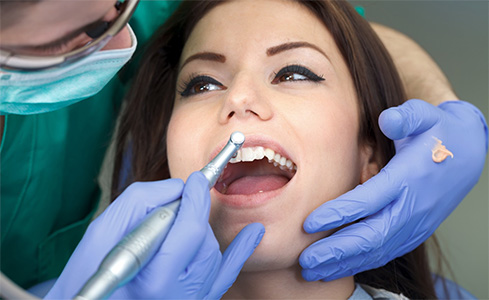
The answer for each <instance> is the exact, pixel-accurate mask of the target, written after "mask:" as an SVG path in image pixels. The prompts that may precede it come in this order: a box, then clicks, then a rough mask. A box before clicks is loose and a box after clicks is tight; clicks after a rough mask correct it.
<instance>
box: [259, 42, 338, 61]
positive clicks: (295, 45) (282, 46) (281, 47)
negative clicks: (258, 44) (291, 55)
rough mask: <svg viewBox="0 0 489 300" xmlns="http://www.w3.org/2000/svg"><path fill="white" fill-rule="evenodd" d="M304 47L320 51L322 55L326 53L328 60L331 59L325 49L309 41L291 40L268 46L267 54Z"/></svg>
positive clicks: (271, 54)
mask: <svg viewBox="0 0 489 300" xmlns="http://www.w3.org/2000/svg"><path fill="white" fill-rule="evenodd" d="M304 47H305V48H311V49H314V50H316V51H318V52H319V53H321V54H322V55H324V56H325V57H326V58H327V59H328V60H330V59H329V57H328V55H326V53H324V51H323V50H321V48H319V47H318V46H316V45H314V44H311V43H308V42H290V43H284V44H280V45H278V46H274V47H271V48H268V49H267V55H268V56H273V55H276V54H279V53H281V52H284V51H288V50H292V49H296V48H304Z"/></svg>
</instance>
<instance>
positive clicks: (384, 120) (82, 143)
mask: <svg viewBox="0 0 489 300" xmlns="http://www.w3.org/2000/svg"><path fill="white" fill-rule="evenodd" d="M176 5H178V3H176V2H173V1H143V2H141V3H139V4H138V0H126V1H101V0H98V1H95V0H94V1H68V2H63V4H60V2H57V1H54V0H43V1H2V2H0V8H1V9H0V14H1V15H0V22H1V23H0V36H1V40H0V51H1V52H0V64H1V70H0V114H1V116H0V140H1V146H0V155H1V186H0V189H1V190H0V192H1V195H0V197H1V239H2V240H1V243H2V244H1V245H2V247H1V262H0V265H1V271H2V273H4V274H6V275H7V276H8V277H9V278H11V279H12V280H13V281H14V282H16V283H18V284H19V285H20V286H22V287H24V288H28V287H31V286H33V285H35V284H37V283H39V282H43V281H46V280H49V279H52V278H55V277H58V276H60V273H61V271H63V269H64V271H63V273H62V274H61V276H60V279H59V280H58V283H57V284H56V285H55V287H54V288H53V289H52V290H51V292H50V293H49V294H48V297H52V298H66V297H72V296H73V295H72V294H71V293H73V291H74V290H76V289H77V287H79V286H81V285H82V284H83V283H84V282H81V281H83V280H84V279H85V277H84V275H83V272H81V271H80V270H83V269H85V267H86V265H87V264H90V265H94V264H97V263H98V262H100V260H101V259H102V258H103V257H104V255H105V254H106V253H107V252H108V251H109V250H110V249H111V247H112V246H113V245H115V243H116V242H117V241H118V240H119V239H120V238H121V237H122V236H123V235H124V234H125V233H127V232H128V231H130V229H131V228H133V227H134V226H135V225H136V224H137V223H138V221H140V220H141V219H142V218H143V217H144V216H145V215H146V214H147V213H148V212H149V211H151V210H152V209H153V208H154V207H157V206H160V205H163V204H165V203H168V202H170V201H173V200H175V199H177V198H179V197H182V206H181V209H180V212H179V214H178V216H177V220H176V222H175V226H174V227H173V228H172V230H171V232H170V236H169V238H168V240H167V242H166V243H165V244H164V245H163V246H162V248H161V250H160V252H159V254H158V255H157V259H155V260H154V261H152V262H151V263H150V264H149V265H148V267H147V268H145V270H144V272H141V274H139V275H138V276H137V277H136V278H135V279H134V280H133V281H132V282H131V283H130V284H128V285H127V286H125V287H124V288H122V289H120V290H119V291H118V292H117V293H118V294H117V296H118V297H125V298H148V297H151V296H154V295H158V296H159V297H167V298H172V297H173V298H188V297H197V298H204V297H208V298H219V297H220V296H221V295H222V294H223V293H225V292H226V290H227V288H228V287H229V286H230V285H231V284H232V283H233V282H234V280H235V278H236V276H237V274H238V273H239V271H240V269H241V267H242V265H243V263H244V262H245V261H246V259H247V258H248V257H249V256H250V255H251V254H252V252H253V250H254V248H255V247H256V246H257V245H258V243H259V242H260V240H261V237H262V236H263V234H264V229H263V226H261V225H260V224H250V225H248V226H247V227H245V228H244V229H243V231H241V233H240V234H238V236H237V237H236V238H235V240H234V242H233V243H232V244H231V246H230V247H229V248H228V249H226V251H225V252H224V253H221V252H220V250H219V247H218V245H217V241H216V240H215V237H214V235H213V233H212V230H211V229H210V227H209V225H208V223H207V218H208V213H209V205H210V201H209V193H208V191H207V190H206V186H207V183H206V181H205V179H204V178H203V176H202V175H201V174H198V173H196V174H194V175H192V176H191V177H189V179H188V180H187V182H186V183H185V184H184V183H183V182H182V181H181V180H177V179H175V180H174V179H171V180H165V181H156V182H146V183H138V184H134V185H132V186H131V187H129V188H128V189H127V190H126V191H125V192H124V193H123V194H121V196H120V197H119V198H118V199H117V200H116V201H114V203H113V204H112V205H110V206H109V208H108V209H107V210H106V211H105V212H104V213H103V214H102V215H101V216H100V217H99V218H97V219H96V220H95V221H94V222H92V224H91V225H90V226H89V227H88V230H86V229H87V226H88V224H89V223H90V221H91V219H92V216H93V214H94V212H95V210H96V208H97V204H98V199H99V197H100V193H101V191H100V188H99V186H98V184H97V183H96V180H95V179H96V178H97V174H98V173H99V170H100V166H101V163H102V160H103V158H104V155H105V152H106V150H107V146H108V145H109V143H110V137H111V134H112V131H113V129H114V126H115V120H116V118H117V114H118V111H119V107H120V105H121V100H122V98H123V95H124V90H125V87H126V86H127V85H128V83H129V82H130V80H131V75H132V74H133V70H134V69H135V68H136V67H137V62H138V56H139V53H140V51H139V49H141V48H142V46H143V45H144V44H145V42H146V41H147V40H148V39H149V37H150V36H151V34H152V33H153V32H154V30H156V28H157V27H158V26H159V25H160V24H161V23H162V22H163V21H164V20H165V19H166V18H167V16H168V15H170V14H171V12H172V11H173V9H174V8H175V7H176ZM131 16H132V18H131ZM129 19H131V21H130V22H129V23H130V25H131V27H130V26H129V25H127V22H128V21H129ZM376 30H377V32H378V33H379V35H380V37H381V38H382V39H383V41H384V42H385V43H386V46H387V47H388V49H389V51H390V52H391V53H392V54H393V57H394V60H395V61H396V62H399V63H398V64H397V65H398V67H399V70H400V72H401V73H402V74H403V76H402V77H403V78H407V79H409V78H413V77H416V78H420V77H423V76H424V77H426V78H427V80H426V81H416V82H424V83H427V82H428V83H430V89H429V92H426V89H425V88H424V86H420V85H413V84H412V83H413V81H412V80H406V82H405V84H406V88H407V90H408V95H410V96H412V97H413V98H420V99H423V100H427V101H430V102H432V103H433V104H435V105H438V104H439V105H438V106H433V105H430V104H428V103H425V102H422V101H417V100H412V101H407V102H406V103H405V104H404V105H402V106H400V107H397V108H391V109H388V110H387V111H385V112H384V113H383V114H382V115H381V117H380V119H379V122H380V125H381V128H382V130H383V131H384V133H385V134H386V135H387V136H388V137H389V138H391V139H394V140H396V142H395V143H396V150H397V154H396V156H395V157H394V158H393V159H392V161H391V162H390V163H389V164H388V165H387V166H386V167H385V168H384V169H383V170H382V171H381V172H380V173H379V174H378V175H377V176H375V177H374V178H372V179H371V180H370V181H368V182H367V183H365V184H364V185H363V186H360V187H358V188H356V189H354V190H353V191H351V192H349V193H347V194H345V195H343V196H341V197H339V198H338V200H337V201H330V202H328V203H327V204H325V205H324V206H322V207H320V208H318V209H317V210H316V211H315V212H313V214H311V215H310V216H309V218H308V219H307V220H306V222H305V223H304V229H305V230H306V231H307V232H310V233H312V232H316V231H321V230H327V229H330V228H336V227H338V226H340V225H343V224H347V223H350V222H353V221H355V220H358V219H360V218H364V219H363V220H362V221H360V222H357V223H355V225H353V226H348V227H346V228H344V229H343V230H341V231H339V232H337V233H336V234H334V235H333V236H331V237H328V238H327V239H325V240H323V241H320V242H318V243H316V244H314V245H312V246H310V247H309V248H307V249H306V250H305V251H304V252H303V254H302V256H301V260H300V263H301V265H302V267H303V268H304V271H303V276H304V278H306V279H307V280H320V279H321V280H332V279H335V278H338V277H343V276H346V275H350V274H355V273H358V272H361V271H364V270H367V269H371V268H376V267H379V266H381V265H383V264H385V263H386V262H388V261H390V260H392V259H393V258H395V257H398V256H401V255H403V254H404V253H407V252H409V251H411V250H413V249H414V248H415V247H416V246H417V245H419V244H420V243H421V242H422V241H424V240H425V239H427V238H428V237H429V235H430V234H431V233H432V232H433V231H434V230H435V229H436V227H438V225H439V224H440V223H441V222H442V221H443V220H444V219H445V218H446V217H447V216H448V215H449V214H450V213H451V212H452V211H453V209H455V207H456V206H457V205H458V204H459V203H460V202H461V201H462V199H463V198H464V196H465V195H466V194H467V193H468V192H469V190H470V189H471V188H472V187H473V186H474V185H475V183H476V182H477V180H478V178H479V176H480V173H481V172H482V166H483V162H484V159H485V155H486V152H487V125H486V123H485V120H484V118H483V116H482V114H481V113H480V111H478V110H477V109H476V108H475V107H473V106H472V105H470V104H469V103H467V102H464V101H446V100H456V96H455V95H454V94H453V92H451V88H450V85H449V83H448V81H447V80H446V78H445V77H444V75H443V73H441V71H439V69H438V67H437V66H436V64H434V62H432V60H431V58H430V57H429V56H428V55H426V54H425V53H424V52H423V51H422V50H420V49H419V47H418V46H417V45H416V44H415V43H413V42H412V41H410V40H409V39H407V38H406V37H404V36H402V35H401V34H399V33H397V32H394V31H391V30H389V29H387V28H383V27H381V26H378V27H376ZM136 36H137V39H136ZM138 43H139V45H138ZM401 45H403V47H401ZM400 48H401V49H403V53H402V55H401V54H400V53H399V52H397V51H398V49H400ZM408 50H409V51H408ZM406 53H410V54H411V55H408V56H406V55H405V54H406ZM401 57H402V59H400V58H401ZM131 58H132V60H131ZM397 59H399V60H397ZM123 67H124V68H123ZM82 100H83V101H82ZM432 135H436V136H438V137H440V139H442V140H444V141H456V143H457V144H459V145H466V144H470V145H472V146H471V147H466V148H463V147H460V148H457V149H456V150H457V153H456V155H457V160H456V161H457V162H456V163H454V164H450V165H449V166H445V168H444V169H443V172H442V174H440V170H439V167H438V166H437V165H430V166H426V167H425V168H424V169H423V170H419V169H416V170H412V166H411V165H409V164H406V162H409V161H411V160H413V159H415V158H416V157H417V156H418V155H420V154H419V153H420V152H421V151H423V145H420V143H419V142H418V141H419V140H420V138H421V137H423V136H430V137H431V136H432ZM474 141H477V142H474ZM440 175H443V176H440ZM462 179H463V180H462ZM455 182H463V184H462V186H460V185H458V186H457V185H456V184H455ZM379 187H382V188H379ZM426 198H428V199H431V202H430V203H426V201H425V200H423V199H426ZM420 202H423V203H422V204H423V205H419V204H421V203H420ZM350 203H355V205H351V204H350ZM395 211H399V212H400V214H395V213H394V212H395ZM419 218H424V222H422V224H421V223H420V222H418V221H417V220H418V219H419ZM387 228H389V230H387ZM392 228H395V229H396V230H395V231H393V229H392ZM85 230H86V232H85ZM82 236H83V239H82V241H81V242H80V239H81V238H82ZM181 237H185V239H183V238H181ZM365 237H367V238H365ZM413 237H415V238H413ZM77 245H78V247H77ZM75 247H76V250H75ZM74 250H75V252H74V254H73V257H72V259H71V260H70V261H69V263H68V264H67V265H66V263H67V261H68V259H69V258H70V256H71V254H72V253H73V251H74ZM337 253H344V255H343V256H341V257H339V256H337V255H336V254H337ZM371 257H376V258H379V259H376V260H374V261H371V260H370V258H371ZM209 258H211V259H209ZM339 261H341V262H342V264H338V262H339ZM65 265H66V268H65ZM161 265H164V268H161V267H160V266H161ZM339 265H341V266H346V268H342V269H339V268H338V266H339ZM204 271H205V272H204ZM202 274H206V277H205V278H203V277H202V276H203V275H202ZM196 284H197V285H196ZM165 287H166V288H165ZM167 287H171V288H167ZM195 287H197V288H195ZM147 291H154V292H155V294H148V293H147ZM165 293H166V294H165Z"/></svg>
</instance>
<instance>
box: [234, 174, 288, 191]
mask: <svg viewBox="0 0 489 300" xmlns="http://www.w3.org/2000/svg"><path fill="white" fill-rule="evenodd" d="M288 181H289V179H288V178H286V177H284V176H279V175H266V176H245V177H241V178H239V179H237V180H235V181H234V182H233V183H231V185H230V186H229V187H228V190H227V192H226V194H228V195H251V194H257V193H261V192H268V191H273V190H276V189H279V188H281V187H283V186H284V185H286V184H287V182H288Z"/></svg>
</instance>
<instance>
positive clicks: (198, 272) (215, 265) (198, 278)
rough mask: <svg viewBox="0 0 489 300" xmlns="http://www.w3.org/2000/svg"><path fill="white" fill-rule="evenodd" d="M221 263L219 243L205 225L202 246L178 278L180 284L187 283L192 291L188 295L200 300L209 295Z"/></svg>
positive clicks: (208, 226)
mask: <svg viewBox="0 0 489 300" xmlns="http://www.w3.org/2000/svg"><path fill="white" fill-rule="evenodd" d="M221 261H222V254H221V251H220V249H219V243H218V241H217V239H216V237H215V236H214V232H213V231H212V228H211V226H210V224H207V230H206V236H205V239H204V242H203V243H202V246H201V247H200V249H199V251H198V252H197V255H196V256H195V257H194V259H193V260H192V262H191V263H190V264H189V265H188V266H187V267H186V268H185V270H184V271H183V272H182V273H181V274H180V275H179V276H178V280H179V281H180V282H183V281H188V282H191V283H192V284H191V285H189V286H190V287H191V289H192V291H188V294H189V295H194V294H195V295H197V298H198V299H202V298H203V297H204V296H205V295H207V294H208V293H209V290H210V289H211V286H212V283H213V282H214V281H215V278H216V276H217V274H218V271H219V267H220V265H221Z"/></svg>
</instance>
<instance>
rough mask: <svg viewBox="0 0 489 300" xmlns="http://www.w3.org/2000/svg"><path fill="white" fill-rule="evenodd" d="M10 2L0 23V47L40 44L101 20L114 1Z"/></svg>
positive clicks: (40, 0)
mask: <svg viewBox="0 0 489 300" xmlns="http://www.w3.org/2000/svg"><path fill="white" fill-rule="evenodd" d="M15 2H17V1H13V2H11V3H10V4H9V5H8V6H6V8H7V10H6V11H4V12H3V13H2V18H1V19H2V20H1V21H0V22H1V23H0V25H2V26H1V27H0V30H1V34H2V44H5V45H12V46H15V45H32V46H35V45H41V44H46V43H49V42H51V41H54V40H56V39H59V38H61V37H63V36H65V35H66V34H68V33H70V32H72V31H74V30H76V29H78V28H81V27H83V26H84V25H87V24H90V23H92V22H94V21H96V20H98V19H100V18H101V17H103V16H104V15H105V14H106V13H107V12H108V11H109V10H110V9H111V8H112V7H113V6H114V4H115V2H116V1H115V0H37V1H31V0H26V1H21V2H20V3H15Z"/></svg>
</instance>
